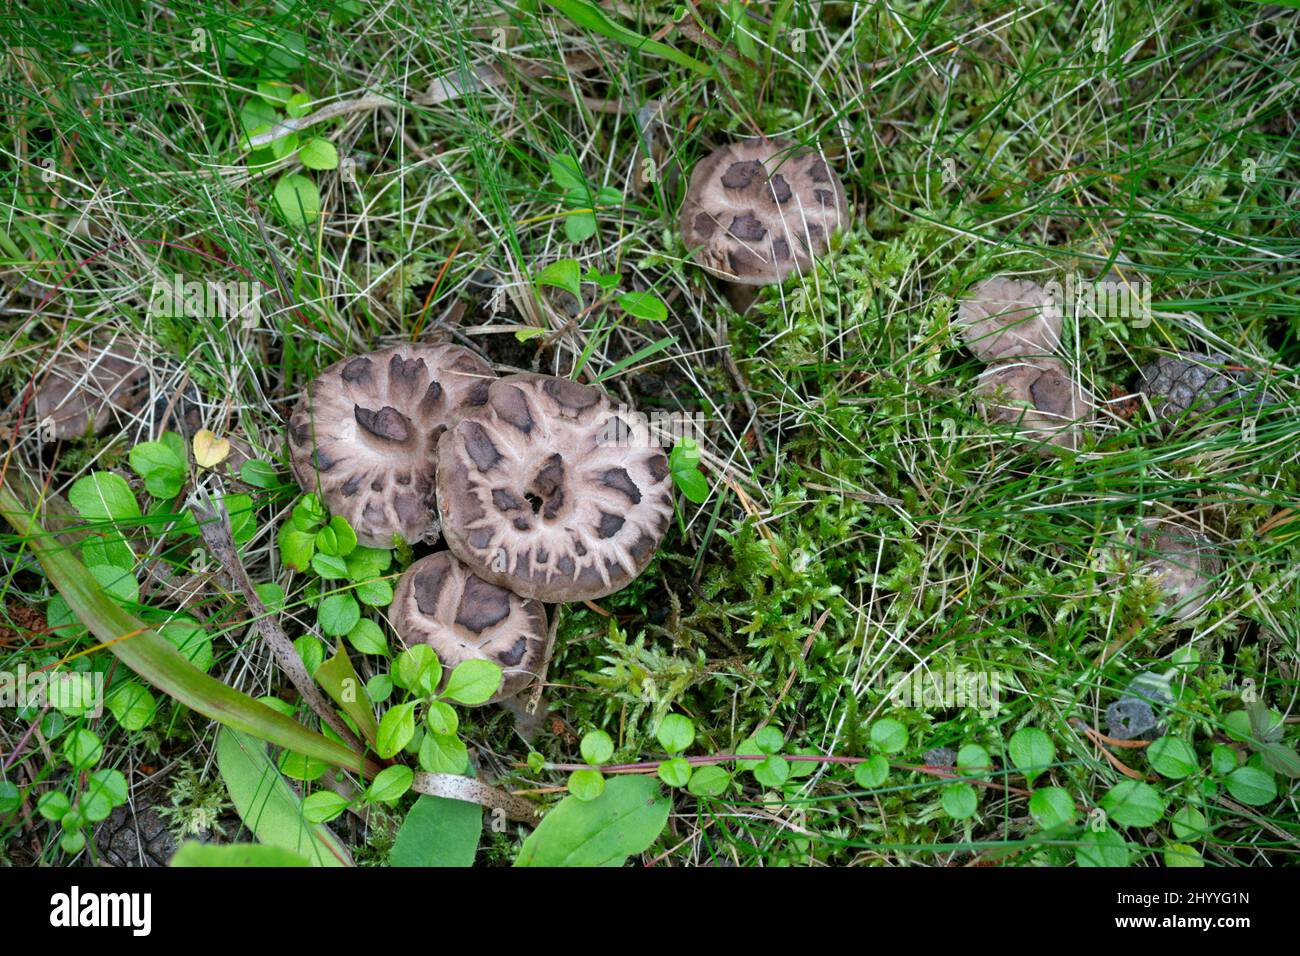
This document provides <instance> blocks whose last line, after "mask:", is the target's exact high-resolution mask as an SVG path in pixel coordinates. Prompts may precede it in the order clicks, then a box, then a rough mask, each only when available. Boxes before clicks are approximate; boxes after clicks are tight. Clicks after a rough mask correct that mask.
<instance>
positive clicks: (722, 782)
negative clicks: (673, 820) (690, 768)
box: [686, 765, 731, 797]
mask: <svg viewBox="0 0 1300 956" xmlns="http://www.w3.org/2000/svg"><path fill="white" fill-rule="evenodd" d="M730 785H731V774H729V773H727V771H726V770H725V769H724V768H722V767H719V766H717V765H709V766H705V767H697V768H696V769H695V772H694V773H692V774H691V779H690V782H689V783H687V784H686V790H687V792H689V793H691V794H692V795H694V796H697V797H720V796H722V794H724V793H726V792H727V787H728V786H730Z"/></svg>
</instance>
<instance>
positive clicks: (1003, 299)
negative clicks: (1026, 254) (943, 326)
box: [957, 276, 1062, 362]
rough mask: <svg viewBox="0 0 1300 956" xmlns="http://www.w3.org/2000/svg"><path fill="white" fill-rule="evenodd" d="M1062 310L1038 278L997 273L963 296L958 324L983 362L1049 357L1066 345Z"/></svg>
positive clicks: (965, 339) (964, 340) (968, 346)
mask: <svg viewBox="0 0 1300 956" xmlns="http://www.w3.org/2000/svg"><path fill="white" fill-rule="evenodd" d="M1061 311H1062V310H1061V309H1060V308H1058V307H1057V304H1056V303H1054V302H1053V301H1052V298H1051V296H1049V295H1048V294H1047V290H1045V289H1044V288H1043V287H1042V286H1040V285H1039V284H1038V283H1037V282H1030V281H1027V280H1019V279H1008V278H1006V277H1004V276H994V277H993V278H991V279H985V280H984V281H983V282H981V283H980V284H979V285H977V286H976V287H975V288H974V289H972V290H971V291H970V293H969V295H967V297H966V298H964V299H962V300H961V303H960V304H959V305H958V307H957V327H958V329H959V330H960V333H961V338H962V341H963V342H964V343H965V344H966V347H967V348H968V349H970V350H971V352H973V353H974V354H975V357H976V358H978V359H979V360H980V361H982V362H996V361H997V360H998V359H1005V358H1012V357H1014V356H1020V355H1050V354H1051V353H1053V352H1055V351H1056V350H1057V348H1059V347H1060V345H1061Z"/></svg>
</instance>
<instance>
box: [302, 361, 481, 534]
mask: <svg viewBox="0 0 1300 956" xmlns="http://www.w3.org/2000/svg"><path fill="white" fill-rule="evenodd" d="M491 378H492V370H491V368H489V367H488V365H487V363H485V362H483V361H482V360H481V359H479V358H478V357H477V356H476V355H474V353H472V352H470V351H468V350H467V349H463V348H461V347H460V346H458V345H396V346H392V347H391V348H386V349H380V350H379V351H378V352H374V353H371V354H369V355H360V356H355V357H353V358H347V359H344V360H342V361H341V362H336V363H335V364H334V365H331V366H330V367H329V368H327V369H326V370H325V371H324V372H322V373H321V375H320V377H318V378H317V379H316V381H315V382H313V383H312V384H311V385H310V386H309V387H308V389H307V391H306V393H304V395H303V397H302V398H301V400H299V402H298V405H297V407H296V408H295V409H294V411H293V415H292V417H291V418H290V419H289V449H290V452H291V453H292V461H293V472H294V475H295V476H296V477H297V479H298V483H299V484H300V485H302V487H303V489H304V490H306V491H318V492H319V494H320V496H321V500H322V501H323V502H324V504H325V506H326V507H327V508H328V509H329V510H330V512H331V513H333V514H337V515H342V516H343V517H345V518H347V520H348V522H349V523H350V524H351V525H352V528H353V530H354V531H356V534H357V540H358V541H360V542H361V543H362V544H364V545H368V546H370V547H373V548H391V547H392V546H393V544H394V536H398V535H400V536H401V539H402V540H403V541H405V542H407V543H408V544H415V543H416V542H418V541H423V540H425V539H427V538H431V537H433V536H434V535H435V534H436V529H437V521H436V516H435V513H434V508H433V497H434V472H435V469H436V462H437V448H438V439H439V438H441V437H442V433H443V432H444V431H445V430H446V429H447V427H448V426H450V425H453V424H455V423H456V422H457V421H459V420H460V418H461V417H462V416H463V415H464V414H465V412H466V411H468V410H470V409H472V408H474V407H476V406H479V405H482V404H483V402H485V401H486V400H487V390H488V380H489V379H491Z"/></svg>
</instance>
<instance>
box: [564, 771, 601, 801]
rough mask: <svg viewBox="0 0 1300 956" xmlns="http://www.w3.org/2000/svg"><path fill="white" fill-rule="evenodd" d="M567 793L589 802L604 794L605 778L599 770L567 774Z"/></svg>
mask: <svg viewBox="0 0 1300 956" xmlns="http://www.w3.org/2000/svg"><path fill="white" fill-rule="evenodd" d="M568 786H569V793H571V794H573V796H575V797H577V798H578V799H579V800H582V801H585V802H590V801H592V800H595V799H596V798H597V797H599V796H600V795H601V794H602V793H604V792H605V777H604V775H603V774H602V773H601V772H600V771H599V770H575V771H573V773H571V774H569V782H568Z"/></svg>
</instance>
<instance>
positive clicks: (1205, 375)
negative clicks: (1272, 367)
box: [1138, 352, 1267, 434]
mask: <svg viewBox="0 0 1300 956" xmlns="http://www.w3.org/2000/svg"><path fill="white" fill-rule="evenodd" d="M1138 391H1140V392H1141V393H1142V394H1143V395H1145V396H1146V397H1147V398H1148V399H1149V400H1150V402H1151V408H1152V411H1153V412H1154V413H1155V417H1156V420H1157V421H1158V422H1159V424H1160V428H1161V430H1162V431H1163V432H1165V433H1166V434H1170V433H1173V432H1176V431H1179V430H1182V429H1183V428H1187V427H1190V426H1193V425H1196V424H1198V423H1209V422H1212V421H1214V420H1218V421H1223V420H1225V419H1229V418H1232V417H1234V416H1235V415H1241V414H1254V412H1255V411H1257V410H1258V409H1259V407H1260V406H1262V405H1263V404H1264V402H1265V401H1266V398H1267V396H1266V393H1265V391H1264V389H1263V388H1260V387H1259V386H1258V384H1257V382H1256V379H1255V377H1254V376H1253V375H1252V374H1251V373H1250V372H1248V371H1246V370H1245V369H1242V368H1240V367H1237V368H1234V367H1232V364H1231V363H1230V362H1229V361H1228V359H1227V358H1225V357H1224V356H1222V355H1203V354H1201V353H1200V352H1180V353H1178V354H1176V355H1162V356H1160V357H1159V358H1158V359H1156V360H1155V361H1154V362H1152V363H1151V364H1150V365H1148V366H1146V367H1145V368H1143V369H1142V371H1141V373H1140V375H1139V379H1138Z"/></svg>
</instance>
